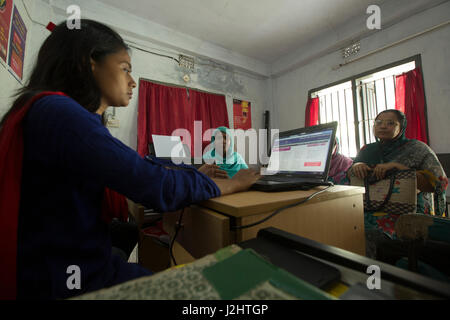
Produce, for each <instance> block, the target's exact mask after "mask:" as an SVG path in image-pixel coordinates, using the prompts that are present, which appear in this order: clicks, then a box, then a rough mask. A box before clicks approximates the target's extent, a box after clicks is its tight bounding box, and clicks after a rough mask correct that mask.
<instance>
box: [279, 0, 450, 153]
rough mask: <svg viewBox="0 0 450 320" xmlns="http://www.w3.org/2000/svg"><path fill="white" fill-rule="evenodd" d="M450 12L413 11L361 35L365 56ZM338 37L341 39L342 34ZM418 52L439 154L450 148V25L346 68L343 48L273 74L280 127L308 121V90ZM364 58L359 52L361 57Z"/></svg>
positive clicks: (448, 6)
mask: <svg viewBox="0 0 450 320" xmlns="http://www.w3.org/2000/svg"><path fill="white" fill-rule="evenodd" d="M449 16H450V2H446V3H443V4H441V5H439V6H437V7H434V8H432V9H429V10H427V11H424V12H421V13H418V14H416V15H413V16H410V17H409V18H408V19H405V20H403V21H402V22H400V23H398V24H395V25H392V26H390V27H389V28H386V29H383V25H382V30H381V31H379V32H377V33H374V34H373V35H371V36H369V37H367V38H364V39H362V40H361V51H360V53H359V54H358V55H364V54H366V53H369V52H372V51H374V50H377V49H380V48H383V47H385V46H387V45H389V44H392V43H395V42H397V41H400V40H402V39H405V38H407V37H409V36H411V35H414V34H416V33H419V32H422V31H424V30H427V29H429V28H431V27H433V26H436V25H439V24H442V23H445V22H446V21H448V17H449ZM336 41H339V39H337V40H336ZM415 54H420V55H421V57H422V67H423V77H424V82H425V94H426V100H427V107H428V113H427V115H428V129H429V136H430V142H431V147H432V149H433V150H434V151H435V152H436V153H449V152H450V144H449V142H448V141H450V130H448V124H449V123H450V112H449V101H450V64H449V63H448V59H449V57H450V25H448V24H447V25H446V26H445V27H442V28H439V29H437V30H435V31H431V32H429V33H426V34H423V35H421V36H418V37H415V38H413V39H410V40H408V41H405V42H403V43H400V44H398V45H396V46H393V47H390V48H387V49H386V50H382V51H380V52H378V53H375V54H373V55H369V56H367V57H366V58H363V59H361V60H359V61H356V62H354V63H350V64H348V65H346V66H343V67H341V68H337V66H338V65H339V64H341V63H343V62H344V60H343V59H342V57H341V52H340V51H335V52H333V53H330V54H327V55H325V56H323V57H321V58H318V59H315V60H314V61H312V62H310V63H309V64H307V65H304V66H302V67H300V68H297V69H294V70H290V71H289V72H286V73H283V74H282V75H280V76H279V77H274V78H273V79H272V84H273V92H274V93H273V103H274V108H275V110H277V113H278V118H279V119H278V122H277V124H278V125H279V126H280V130H288V129H293V128H298V127H302V126H303V125H304V118H305V107H306V102H307V98H308V97H307V95H308V91H309V90H310V89H314V88H318V87H321V86H324V85H327V84H330V83H333V82H336V81H340V80H343V79H345V78H348V77H350V76H353V75H357V74H360V73H363V72H365V71H368V70H371V69H374V68H377V67H381V66H383V65H386V64H389V63H391V62H395V61H399V60H402V59H405V58H408V57H411V56H413V55H415ZM355 57H358V56H355Z"/></svg>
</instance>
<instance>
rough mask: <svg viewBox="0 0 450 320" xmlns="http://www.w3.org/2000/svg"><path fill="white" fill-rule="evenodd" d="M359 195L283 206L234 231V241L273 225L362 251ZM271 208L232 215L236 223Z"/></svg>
mask: <svg viewBox="0 0 450 320" xmlns="http://www.w3.org/2000/svg"><path fill="white" fill-rule="evenodd" d="M363 209H364V208H363V200H362V196H361V195H355V196H352V197H345V198H340V199H334V200H328V201H322V202H319V203H317V202H316V203H308V204H307V205H301V206H298V207H294V208H291V209H287V210H285V211H283V212H281V213H279V214H278V215H276V216H274V217H272V218H271V219H269V220H268V221H266V222H264V223H261V224H259V225H257V226H254V227H251V228H248V229H242V230H240V231H238V232H236V241H237V242H239V241H244V240H248V239H252V238H255V237H256V235H257V232H258V230H259V229H261V228H266V227H270V226H271V227H275V228H278V229H281V230H285V231H287V232H290V233H293V234H297V235H300V236H302V237H305V238H309V239H312V240H315V241H318V242H321V243H325V244H328V245H332V246H336V247H339V248H341V249H345V250H348V251H351V252H354V253H357V254H361V255H365V236H364V210H363ZM272 212H273V211H271V212H269V213H267V211H266V213H265V214H260V215H253V216H248V217H242V218H239V219H236V220H237V221H236V222H237V225H247V224H251V223H253V222H256V221H259V220H261V219H263V218H265V217H267V216H268V215H270V214H271V213H272Z"/></svg>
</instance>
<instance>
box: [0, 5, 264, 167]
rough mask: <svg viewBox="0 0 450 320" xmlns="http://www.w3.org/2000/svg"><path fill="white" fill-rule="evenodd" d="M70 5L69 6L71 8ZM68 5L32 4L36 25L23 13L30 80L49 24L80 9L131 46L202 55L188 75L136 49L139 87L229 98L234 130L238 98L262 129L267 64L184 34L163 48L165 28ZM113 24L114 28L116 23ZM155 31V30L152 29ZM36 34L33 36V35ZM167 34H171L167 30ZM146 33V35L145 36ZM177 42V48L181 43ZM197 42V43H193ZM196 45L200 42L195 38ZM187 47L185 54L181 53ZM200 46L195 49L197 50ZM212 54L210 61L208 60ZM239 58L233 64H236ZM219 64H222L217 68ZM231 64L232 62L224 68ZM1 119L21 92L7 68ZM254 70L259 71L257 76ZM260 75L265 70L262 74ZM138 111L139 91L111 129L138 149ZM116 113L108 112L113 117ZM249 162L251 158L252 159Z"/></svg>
mask: <svg viewBox="0 0 450 320" xmlns="http://www.w3.org/2000/svg"><path fill="white" fill-rule="evenodd" d="M15 2H16V3H18V4H19V5H22V0H16V1H15ZM69 2H70V3H69ZM69 2H68V1H64V0H55V1H52V2H51V3H52V4H53V5H54V6H53V7H50V6H49V3H50V2H49V1H45V0H28V1H26V4H27V8H28V10H29V12H30V15H31V17H32V19H33V20H34V21H35V22H34V23H32V22H31V21H30V19H28V17H27V16H26V12H25V10H23V9H24V8H20V7H19V9H21V13H22V16H23V17H24V18H27V19H25V23H26V25H27V27H28V28H29V34H28V37H27V44H26V50H27V52H26V55H25V58H26V60H25V69H26V71H25V73H24V75H25V77H24V78H25V79H27V77H28V76H29V73H30V69H31V67H32V65H33V63H34V61H35V59H36V54H37V51H38V50H39V47H40V46H41V44H42V42H43V41H44V40H45V38H46V37H47V36H48V35H49V31H47V30H46V29H45V27H44V25H47V23H48V22H49V21H52V22H54V23H59V22H61V21H63V20H64V19H65V10H64V8H65V7H64V6H65V5H66V4H67V5H68V4H72V3H75V4H78V5H79V6H80V8H81V14H82V18H90V19H95V20H97V21H100V22H103V23H107V24H109V25H110V26H112V27H113V28H115V29H116V30H117V31H118V32H119V33H120V34H121V35H122V36H123V37H124V38H125V39H126V41H130V42H133V43H134V44H137V45H138V47H140V48H142V49H146V50H149V51H154V52H157V53H162V54H167V55H170V56H173V57H176V58H177V57H178V54H180V53H186V52H188V53H189V54H191V55H193V54H194V53H195V52H194V51H198V54H197V55H195V57H196V66H195V70H194V71H191V72H187V70H186V69H182V68H180V67H179V66H178V64H177V63H176V62H175V61H174V60H172V59H168V58H164V57H160V56H157V55H152V54H150V53H146V52H142V51H140V50H137V49H132V50H131V59H132V65H133V73H132V76H133V77H134V78H135V80H136V82H137V83H139V79H140V78H145V79H150V80H155V81H159V82H165V83H170V84H175V85H182V86H188V87H191V88H196V89H200V90H203V91H208V92H213V93H219V94H224V95H225V96H226V102H227V109H228V117H229V121H230V127H233V105H232V103H233V98H235V99H241V100H248V101H250V102H251V107H252V110H251V112H252V126H253V128H255V129H259V128H261V127H263V113H264V111H265V110H266V109H268V108H270V107H271V105H270V104H268V103H267V101H268V98H267V96H268V83H267V80H266V79H267V77H266V76H264V75H263V73H265V72H268V67H267V66H266V65H264V64H261V63H259V62H258V61H254V60H253V59H250V58H246V57H243V56H240V55H237V54H234V53H232V52H231V53H230V52H228V50H225V49H223V48H219V47H214V46H213V45H209V44H207V43H205V42H201V41H199V40H198V39H197V43H195V44H194V46H193V44H192V42H189V41H187V40H186V39H185V38H183V37H181V36H180V35H178V34H177V35H173V34H166V35H167V36H168V39H170V41H171V44H170V45H169V44H167V45H162V44H161V41H157V40H154V39H160V38H162V37H163V35H164V34H163V33H162V31H161V28H163V27H162V26H157V25H155V24H153V23H151V22H147V21H143V19H141V18H138V17H135V16H132V15H130V14H127V13H124V12H121V11H119V10H117V9H115V8H109V7H108V6H105V5H103V4H101V3H97V2H95V1H94V2H92V1H84V0H81V1H69ZM113 22H114V24H113ZM152 27H153V29H152ZM30 31H31V32H30ZM166 31H167V30H166ZM144 34H145V36H144ZM177 39H179V40H178V43H177ZM191 40H192V39H191ZM194 40H195V39H194ZM183 46H185V47H186V48H185V49H186V50H185V51H181V52H180V50H182V48H183ZM195 46H196V47H195ZM205 53H208V54H209V56H205ZM233 59H234V60H233ZM217 61H220V62H221V63H217ZM222 61H227V62H228V63H222ZM0 69H1V70H0V80H1V83H2V86H0V106H1V107H0V116H3V114H4V113H5V112H6V110H7V109H8V108H9V107H10V103H11V101H12V99H11V93H12V92H13V90H14V89H16V88H19V87H20V85H19V83H18V82H17V81H16V80H15V79H14V78H13V77H12V76H11V75H10V74H9V73H8V72H7V71H6V70H4V69H3V68H1V67H0ZM250 70H256V72H252V71H250ZM258 70H260V71H261V70H262V71H261V72H260V71H258ZM186 73H188V74H189V76H190V78H191V80H190V81H189V82H188V83H185V82H184V81H183V79H182V78H183V76H184V75H185V74H186ZM137 110H138V88H136V89H135V91H134V95H133V99H132V100H131V101H130V104H129V106H128V107H126V108H116V110H115V113H116V118H117V119H118V120H119V122H120V127H119V128H110V131H111V133H112V135H114V136H115V137H117V138H118V139H120V140H121V141H122V142H124V143H125V144H127V145H128V146H130V147H131V148H133V149H136V146H137ZM112 111H113V110H112V108H109V109H108V110H107V112H108V113H110V112H112ZM247 158H248V157H247Z"/></svg>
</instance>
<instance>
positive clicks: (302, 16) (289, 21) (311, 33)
mask: <svg viewBox="0 0 450 320" xmlns="http://www.w3.org/2000/svg"><path fill="white" fill-rule="evenodd" d="M99 1H101V2H103V3H104V4H106V5H110V6H113V7H116V8H118V9H121V10H125V11H127V12H129V13H131V14H134V15H136V16H139V17H142V18H145V19H147V20H151V21H153V22H155V23H158V24H161V25H163V26H165V27H168V28H170V29H172V30H175V31H178V32H181V33H184V34H188V35H190V36H193V37H195V38H198V39H201V40H204V41H207V42H210V43H213V44H215V45H218V46H220V47H223V48H225V49H227V50H231V51H233V52H237V53H240V54H242V55H245V56H248V57H251V58H254V59H257V60H259V61H262V62H265V63H272V62H274V61H276V60H277V59H279V58H280V57H282V56H284V55H286V54H287V53H289V52H291V51H293V50H294V49H297V48H300V47H302V46H305V45H307V44H308V43H309V42H311V41H312V40H314V39H315V38H316V37H318V36H319V35H321V34H324V33H328V34H329V33H333V32H336V30H338V28H339V27H340V26H342V25H344V24H346V23H347V22H348V21H349V20H351V19H352V18H354V17H358V18H359V19H361V16H367V17H368V15H367V14H366V9H367V7H368V6H369V5H372V4H375V5H380V4H382V3H383V2H386V0H189V1H186V0H128V1H123V0H99ZM389 1H395V0H389ZM424 1H426V0H424Z"/></svg>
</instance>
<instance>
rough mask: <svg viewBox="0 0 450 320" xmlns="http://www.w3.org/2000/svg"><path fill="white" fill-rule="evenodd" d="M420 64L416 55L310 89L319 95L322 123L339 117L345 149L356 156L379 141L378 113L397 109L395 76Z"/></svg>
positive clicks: (310, 95) (312, 94)
mask: <svg viewBox="0 0 450 320" xmlns="http://www.w3.org/2000/svg"><path fill="white" fill-rule="evenodd" d="M416 66H420V56H419V55H417V56H414V57H411V58H408V59H405V60H402V61H399V62H396V63H392V64H389V65H387V66H383V67H381V68H378V69H375V70H371V71H368V72H365V73H363V74H360V75H357V76H354V77H351V78H349V79H345V80H343V81H340V82H337V83H334V84H330V85H327V86H324V87H321V88H317V89H313V90H310V92H309V97H311V98H315V97H318V98H319V123H320V124H322V123H327V122H331V121H337V122H338V123H339V126H338V130H337V133H336V136H337V137H338V139H339V141H340V146H341V150H340V151H341V153H342V154H344V155H346V156H349V157H355V156H356V154H357V153H358V152H359V150H360V149H361V147H362V146H364V145H365V144H368V143H372V142H375V137H374V134H373V123H374V120H375V117H376V115H377V114H378V113H379V112H381V111H383V110H386V109H395V77H396V76H397V75H400V74H402V73H405V72H408V71H410V70H413V69H414V68H416Z"/></svg>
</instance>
